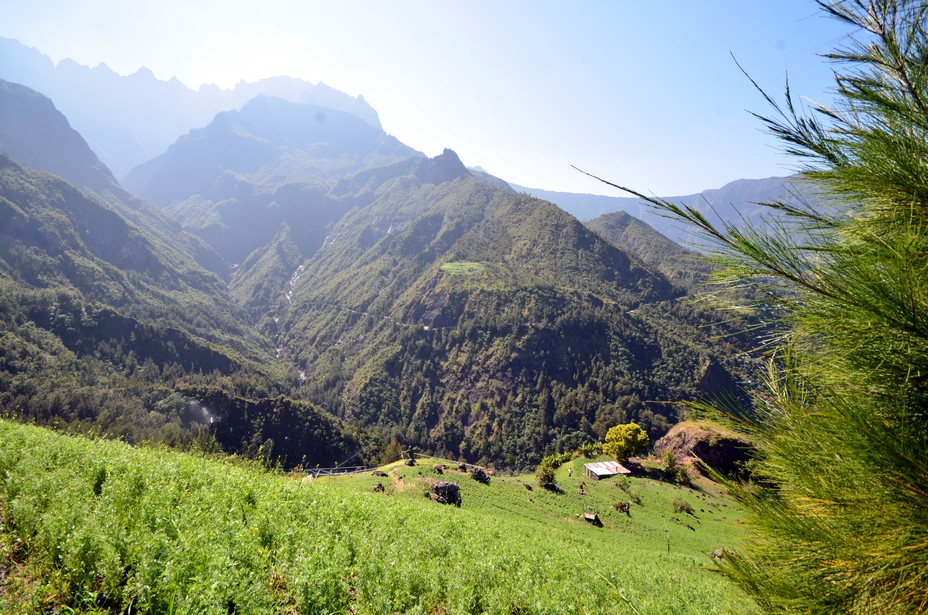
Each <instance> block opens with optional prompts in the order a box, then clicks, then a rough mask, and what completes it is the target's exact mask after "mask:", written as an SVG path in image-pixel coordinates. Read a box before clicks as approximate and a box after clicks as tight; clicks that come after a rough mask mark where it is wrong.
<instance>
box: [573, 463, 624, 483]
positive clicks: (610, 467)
mask: <svg viewBox="0 0 928 615" xmlns="http://www.w3.org/2000/svg"><path fill="white" fill-rule="evenodd" d="M631 473H632V471H631V470H629V469H628V468H626V467H625V466H623V465H622V464H621V463H619V462H617V461H596V462H594V463H585V464H583V474H584V475H585V476H588V477H589V478H592V479H594V480H599V479H601V478H612V477H613V476H616V475H617V474H623V475H624V474H631Z"/></svg>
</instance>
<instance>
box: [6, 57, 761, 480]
mask: <svg viewBox="0 0 928 615" xmlns="http://www.w3.org/2000/svg"><path fill="white" fill-rule="evenodd" d="M6 46H7V47H10V46H11V45H10V44H9V43H7V45H6ZM0 47H2V46H0ZM14 47H15V46H14ZM20 51H21V50H20ZM33 60H34V62H35V63H37V64H38V65H41V66H46V64H45V63H44V62H42V61H40V60H41V58H39V59H38V60H37V59H35V58H33ZM62 64H65V63H62ZM46 68H47V66H46ZM60 68H61V64H59V67H57V68H54V70H55V71H57V70H59V69H60ZM65 68H67V65H66V66H65ZM72 68H73V67H72ZM69 70H70V69H69ZM83 70H84V68H82V67H78V68H77V69H74V71H76V72H75V74H84V73H82V72H81V71H83ZM87 70H96V71H100V70H102V69H99V68H98V69H87ZM39 72H40V71H39ZM104 72H105V71H104ZM107 78H109V77H107ZM140 78H144V79H148V77H145V76H144V75H142V76H141V77H139V76H138V75H136V76H132V77H113V79H114V80H115V82H118V83H120V84H121V85H120V86H119V87H123V86H125V87H127V88H129V89H131V86H129V85H126V84H128V83H130V82H132V81H133V80H134V79H135V80H137V79H140ZM88 79H89V78H88ZM88 83H91V82H90V81H88ZM159 83H162V84H163V83H164V82H159ZM178 86H179V84H175V85H173V86H171V87H173V88H175V89H176V88H177V87H178ZM114 87H116V86H114ZM158 87H159V88H161V87H163V86H158ZM83 89H85V90H87V89H92V88H89V87H85V88H83ZM201 92H202V90H201ZM91 98H92V97H88V98H87V100H90V99H91ZM335 98H336V99H337V100H339V101H342V102H344V101H345V100H346V99H347V98H350V97H346V98H342V97H339V96H336V97H335ZM178 100H179V99H178ZM355 100H356V99H355ZM178 104H179V103H178ZM337 106H338V105H336V107H337ZM342 106H344V105H342ZM349 106H350V105H349ZM336 107H333V106H326V105H323V104H319V103H307V102H305V101H304V102H294V101H293V100H286V99H283V98H280V97H275V96H271V95H268V94H259V95H257V96H255V97H253V98H252V99H251V100H250V101H248V102H247V103H246V104H244V105H242V106H241V108H240V109H229V110H224V111H220V112H218V113H216V114H214V115H213V116H212V117H211V119H209V120H208V121H204V123H203V125H202V126H200V127H191V128H190V129H188V130H187V132H186V133H184V134H182V135H179V138H177V140H176V141H175V142H173V143H172V144H171V145H170V146H166V147H165V149H164V151H163V152H162V153H161V154H160V155H157V156H154V157H151V158H150V159H148V160H145V161H142V162H141V163H140V164H138V165H136V166H135V167H134V168H132V169H131V170H128V172H127V173H126V174H125V180H124V183H123V184H122V185H120V184H119V183H117V181H116V180H115V179H114V177H113V175H112V173H110V172H109V169H108V167H107V165H105V164H104V163H103V162H101V161H100V159H99V158H98V157H97V156H96V155H95V154H94V152H93V151H91V147H90V145H89V144H88V142H87V141H85V140H84V139H83V137H82V136H81V134H79V131H76V130H74V129H73V128H72V127H71V125H70V123H69V121H68V119H66V118H65V115H64V114H62V113H61V112H59V111H58V109H57V108H56V104H55V103H53V102H52V101H51V100H49V99H48V98H46V97H45V96H43V95H41V94H39V93H37V92H36V91H34V90H32V89H30V88H28V87H25V86H23V85H17V84H13V83H9V82H0V152H2V153H3V155H4V157H3V158H2V159H0V163H2V164H0V215H2V217H3V218H2V227H0V228H2V229H3V231H2V232H0V288H2V292H3V295H2V296H3V301H2V312H0V314H2V315H3V322H4V326H5V327H6V330H7V333H6V334H5V336H4V338H3V340H4V341H3V343H2V346H0V351H2V352H3V356H2V357H0V402H2V404H3V407H5V408H8V409H10V410H9V412H12V413H15V414H16V415H17V416H26V417H31V418H33V419H38V420H44V421H51V420H60V421H64V423H66V424H68V425H72V426H75V425H77V426H80V425H84V426H86V425H95V426H97V427H98V428H100V429H104V430H106V431H108V432H110V433H112V432H117V433H121V434H122V435H124V436H125V437H127V438H128V439H153V440H162V441H168V442H174V443H181V444H184V443H186V444H185V445H188V446H189V445H194V444H196V443H198V442H199V443H200V444H199V445H202V446H208V440H209V439H210V438H212V439H213V441H214V442H215V443H216V444H215V445H216V446H218V447H220V448H222V449H223V450H228V451H237V452H243V453H246V454H261V455H265V456H268V458H270V456H271V455H272V453H271V452H270V451H274V453H273V456H275V457H276V458H277V459H278V460H280V462H281V463H284V464H290V465H292V464H294V463H297V462H299V461H300V457H301V455H302V456H304V457H306V458H307V459H316V460H318V459H334V458H337V457H338V456H339V455H342V454H344V455H348V454H349V453H350V454H351V455H355V456H361V458H367V459H372V458H375V457H376V455H378V454H379V451H381V450H383V448H384V447H385V446H386V445H387V444H389V443H391V442H393V443H398V444H402V445H403V446H417V447H420V448H423V449H428V450H432V451H435V452H438V453H441V454H444V455H446V456H453V457H456V458H462V459H466V460H470V461H479V462H482V463H491V462H492V463H496V464H500V465H506V466H510V467H521V466H525V465H528V464H532V463H537V461H538V459H540V457H541V456H542V455H543V454H547V453H550V452H556V451H561V450H571V449H572V448H575V447H576V446H578V445H580V444H583V443H586V442H591V441H594V440H600V439H602V438H603V436H604V435H605V432H606V430H608V428H609V427H610V426H612V425H614V424H616V423H618V422H625V421H630V420H635V421H637V422H639V423H641V424H642V426H644V427H645V428H646V429H647V430H648V431H649V433H650V434H651V435H652V436H653V437H657V436H659V435H661V434H662V433H663V432H665V431H666V430H667V428H668V427H669V426H670V425H671V424H672V423H673V422H675V421H676V420H677V418H678V416H679V415H678V411H677V409H676V406H675V405H674V403H676V402H679V401H683V400H688V399H697V398H700V397H705V396H725V397H728V398H733V399H737V400H741V402H742V403H745V404H747V403H748V402H747V396H746V394H745V384H746V382H747V372H748V368H749V367H750V365H749V362H750V359H748V358H746V357H747V356H748V355H745V354H744V352H743V351H744V349H745V348H747V347H748V346H749V343H750V340H749V339H747V335H748V334H747V333H745V331H748V330H749V329H750V328H749V327H747V326H746V325H745V322H744V321H742V320H739V318H740V317H735V318H732V316H731V315H730V314H722V313H720V312H718V311H715V310H714V309H712V308H708V307H704V306H702V305H701V304H697V303H694V302H693V301H691V298H692V296H693V295H692V293H693V292H694V289H696V288H698V287H699V286H700V285H701V284H702V283H703V282H704V281H705V279H706V277H707V275H708V274H709V269H708V267H707V266H705V265H695V264H693V263H694V259H695V255H694V254H693V253H692V252H689V251H687V250H686V249H684V248H681V247H680V246H678V245H676V244H674V243H673V242H672V241H670V240H669V239H667V238H666V237H664V236H662V235H660V234H659V233H657V231H655V230H654V229H653V228H651V227H649V226H648V225H646V224H644V223H643V222H641V221H640V220H637V219H635V218H633V217H631V216H628V215H625V214H612V215H610V216H606V217H603V218H600V219H599V220H597V221H595V222H590V223H589V225H584V224H581V223H580V222H579V221H578V220H577V218H576V217H574V216H572V215H571V214H570V213H569V212H568V211H565V210H564V209H561V208H560V207H558V206H556V205H555V204H554V203H552V202H551V201H554V202H557V201H556V200H555V198H552V199H548V200H544V199H539V198H537V197H535V196H532V195H531V194H527V192H528V191H527V190H526V189H519V188H517V187H511V186H510V185H508V184H507V183H506V182H505V181H502V180H500V179H498V178H494V177H491V176H488V175H487V174H485V173H482V172H479V171H473V170H469V169H467V168H466V167H464V165H463V164H461V161H460V160H459V159H458V157H457V155H456V154H455V153H454V152H453V151H452V150H450V149H448V150H445V152H444V153H442V154H441V155H439V156H436V157H434V158H427V157H425V156H423V155H422V154H421V153H419V152H416V151H414V150H412V149H411V148H409V147H407V146H405V145H404V144H402V143H401V142H400V141H399V140H397V139H396V138H395V137H392V136H390V135H387V134H386V133H384V132H383V130H382V129H381V128H380V127H379V124H377V123H373V122H372V121H371V116H370V114H366V115H368V117H367V118H366V119H365V118H364V117H360V116H363V115H365V113H358V112H357V109H355V110H354V111H353V112H351V111H346V110H345V109H344V108H336ZM191 117H192V116H191ZM373 117H376V115H375V114H374V116H373ZM117 120H118V117H117ZM111 128H112V130H114V131H115V132H117V133H119V132H121V131H123V130H125V129H124V127H123V128H120V126H119V122H118V121H114V123H113V125H112V126H111ZM759 189H766V188H764V187H759ZM553 196H554V197H557V196H558V195H553ZM558 198H559V197H558ZM583 202H584V198H583V197H577V199H576V201H575V203H578V205H577V207H579V206H580V205H579V204H582V203H583ZM114 383H116V384H115V385H114ZM191 408H192V409H193V410H191ZM306 425H309V426H316V427H311V428H305V429H304V428H303V427H305V426H306ZM204 438H205V439H206V440H204ZM303 461H306V459H303Z"/></svg>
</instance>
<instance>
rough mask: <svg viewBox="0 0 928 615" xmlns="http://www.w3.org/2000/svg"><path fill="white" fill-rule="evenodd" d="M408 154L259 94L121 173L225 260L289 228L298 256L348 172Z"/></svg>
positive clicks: (348, 121) (321, 226)
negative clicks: (331, 191) (330, 192)
mask: <svg viewBox="0 0 928 615" xmlns="http://www.w3.org/2000/svg"><path fill="white" fill-rule="evenodd" d="M415 154H416V152H415V151H414V150H412V149H410V148H408V147H406V146H405V145H403V144H402V143H400V142H399V141H397V140H396V139H395V138H393V137H391V136H389V135H387V134H386V133H384V132H383V131H382V130H380V129H379V128H375V127H373V126H371V125H369V124H367V123H365V122H364V121H362V120H360V119H358V118H356V117H354V116H352V115H350V114H347V113H343V112H340V111H336V110H333V109H328V108H324V107H319V106H316V105H306V104H295V103H291V102H287V101H284V100H281V99H277V98H270V97H266V96H259V97H257V98H255V99H253V100H252V101H250V102H249V103H248V104H247V105H245V106H244V107H243V108H242V109H241V111H229V112H224V113H220V114H219V115H217V116H216V118H215V119H213V121H212V122H210V124H209V125H208V126H206V127H205V128H202V129H197V130H193V131H191V132H190V133H189V134H188V135H186V136H185V137H183V138H181V139H180V140H178V142H177V143H175V144H174V145H172V146H171V147H170V148H169V149H168V151H167V152H165V154H163V155H162V156H159V157H157V158H155V159H153V160H151V161H149V162H147V163H145V164H143V165H141V166H139V167H136V168H135V169H133V170H132V172H131V173H130V174H129V175H128V176H127V177H126V186H127V187H128V188H129V189H131V190H133V191H134V192H135V193H136V194H139V195H140V196H142V197H144V198H147V199H149V200H151V201H152V202H154V203H156V204H158V205H161V206H162V207H168V206H170V207H169V208H168V209H167V210H166V211H167V213H168V214H169V215H171V216H173V217H174V218H175V219H176V220H178V221H179V222H181V223H182V224H183V225H184V227H185V228H187V229H189V230H191V231H192V232H194V233H196V234H197V235H199V236H200V237H201V238H203V239H204V240H206V241H207V242H209V243H210V245H212V246H213V247H214V248H215V249H216V250H217V252H219V253H220V254H221V255H222V256H223V257H224V258H226V259H227V260H228V261H229V262H232V263H241V262H242V261H244V260H245V258H246V257H248V255H249V254H250V253H251V252H252V251H253V250H255V249H258V248H261V247H263V246H265V245H267V244H268V243H269V242H270V241H271V240H272V239H273V237H274V236H275V235H276V234H277V233H278V232H279V231H280V229H281V225H283V224H287V225H288V226H289V228H290V230H291V233H292V238H293V240H294V241H295V242H297V243H298V244H299V245H300V246H301V248H302V250H303V251H304V253H305V254H307V255H308V254H311V253H312V252H313V251H315V250H316V249H318V247H319V245H321V242H322V239H323V238H324V237H325V232H324V231H325V228H326V227H327V226H328V225H329V224H331V223H332V222H334V221H335V220H337V219H338V218H340V217H341V215H342V214H343V213H344V211H345V210H344V208H343V207H342V206H341V205H342V204H341V203H335V202H333V201H331V200H330V199H327V198H326V194H325V193H326V192H327V191H328V189H329V188H330V187H332V186H333V185H335V183H337V181H338V180H339V179H340V178H342V177H344V176H345V175H347V174H350V173H354V172H356V171H358V170H360V169H362V168H365V167H370V166H376V165H380V164H385V163H389V162H392V161H395V160H398V159H401V158H406V157H408V156H412V155H415Z"/></svg>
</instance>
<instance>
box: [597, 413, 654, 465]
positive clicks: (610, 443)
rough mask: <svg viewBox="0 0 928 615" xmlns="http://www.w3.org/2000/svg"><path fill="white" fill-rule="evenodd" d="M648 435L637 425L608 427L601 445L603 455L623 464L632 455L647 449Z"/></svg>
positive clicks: (625, 424) (628, 424)
mask: <svg viewBox="0 0 928 615" xmlns="http://www.w3.org/2000/svg"><path fill="white" fill-rule="evenodd" d="M649 444H650V440H649V439H648V434H647V433H646V432H645V431H644V430H643V429H642V428H641V425H638V424H637V423H624V424H622V425H616V426H615V427H610V428H609V431H607V432H606V441H605V442H604V443H603V454H605V455H609V456H610V457H612V458H614V459H615V460H616V461H619V462H621V463H625V462H626V461H628V458H629V457H631V456H632V455H634V454H636V453H639V452H641V451H643V450H645V449H647V448H648V445H649Z"/></svg>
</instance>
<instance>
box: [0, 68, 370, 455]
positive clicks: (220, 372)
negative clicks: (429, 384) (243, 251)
mask: <svg viewBox="0 0 928 615" xmlns="http://www.w3.org/2000/svg"><path fill="white" fill-rule="evenodd" d="M0 147H2V150H3V151H4V152H7V153H8V154H10V155H16V156H21V157H22V158H25V159H27V160H29V162H30V163H32V164H33V165H35V166H36V167H40V168H47V169H52V170H56V171H58V172H60V173H62V174H64V175H66V176H67V177H69V178H71V179H73V180H74V181H75V182H79V183H81V185H82V187H83V188H78V187H76V186H74V185H72V184H70V183H69V182H68V181H66V180H65V179H64V178H63V177H61V176H58V175H52V174H50V173H47V172H42V171H36V170H33V169H29V168H27V167H24V166H23V165H21V164H19V163H18V162H16V161H14V160H13V159H12V158H11V157H10V156H9V155H7V153H0V409H2V410H0V413H2V414H3V415H6V416H15V417H18V418H21V419H29V420H37V421H44V422H53V423H54V424H57V425H62V426H69V427H73V428H76V429H81V430H84V429H92V430H95V431H100V432H103V433H107V434H109V435H112V436H119V437H122V438H125V439H126V440H129V441H139V440H148V441H161V442H168V443H171V444H175V445H181V446H196V447H200V448H204V449H206V450H225V451H228V452H238V453H242V454H248V455H254V456H261V457H263V458H264V459H265V460H267V461H272V460H275V459H276V460H279V461H280V462H281V463H283V464H285V465H294V464H296V463H300V462H301V460H306V459H312V458H315V459H317V460H318V461H322V462H324V463H329V462H332V461H337V460H338V459H340V458H344V457H348V456H351V455H356V454H357V453H358V452H359V450H360V449H359V447H360V445H361V444H360V442H359V440H358V438H357V437H356V436H355V435H352V434H349V433H348V432H347V431H345V429H344V426H343V425H342V424H341V423H340V422H339V421H338V420H337V419H335V418H334V417H332V416H331V415H329V414H327V413H325V412H324V411H322V410H321V409H319V408H317V407H314V406H312V405H310V404H306V403H304V402H297V401H294V400H291V399H288V398H286V397H283V396H282V393H283V392H285V391H286V387H285V386H284V384H285V383H286V380H287V375H286V368H285V367H284V365H283V364H282V363H280V362H278V361H276V360H275V358H274V355H273V347H272V345H271V343H270V341H269V340H268V339H267V338H265V337H263V336H262V335H261V334H259V333H258V332H257V331H256V330H255V329H254V328H253V327H252V326H251V325H250V324H249V323H248V319H247V318H246V317H245V314H244V313H241V312H240V311H239V310H238V309H236V308H235V307H234V302H233V301H232V300H231V298H230V296H229V294H228V292H227V290H226V286H225V283H224V282H223V281H222V280H221V279H220V278H219V277H218V276H216V275H215V274H213V273H210V272H208V271H206V270H204V269H203V268H201V267H200V266H199V265H198V264H197V263H196V262H195V261H194V259H193V257H192V255H191V254H190V253H189V252H188V250H191V247H199V249H200V250H201V251H202V252H201V255H202V254H211V255H212V258H213V259H215V260H219V259H218V256H216V255H215V253H214V252H212V250H211V249H209V248H208V247H207V246H206V245H205V244H203V243H202V242H201V241H199V240H197V239H196V238H193V237H191V236H188V235H186V234H185V233H184V232H183V231H181V229H180V227H179V225H177V224H176V223H173V222H170V221H168V220H167V219H166V218H164V216H163V215H162V214H161V213H160V211H159V210H157V209H155V208H153V207H152V206H150V205H149V204H147V203H145V202H144V201H141V200H139V199H137V198H136V197H132V196H131V195H128V193H126V192H125V191H124V190H122V188H121V187H119V185H118V184H116V183H115V181H114V180H113V179H112V176H111V175H110V174H109V171H108V170H107V169H106V167H105V166H103V165H102V164H101V163H100V162H99V160H98V159H97V158H96V156H94V155H93V153H92V152H90V150H89V149H88V148H87V146H86V143H85V142H84V141H83V139H82V138H81V137H80V136H79V135H77V133H76V132H74V131H73V130H72V129H71V128H70V126H69V125H68V123H67V121H66V120H65V119H64V118H63V116H61V114H60V113H58V112H57V110H56V109H55V108H54V106H53V105H52V104H51V102H50V101H48V99H46V98H45V97H43V96H41V95H39V94H37V93H35V92H33V91H31V90H29V89H28V88H25V87H22V86H18V85H14V84H9V83H6V82H0ZM293 380H294V381H295V380H296V379H295V377H294V379H293Z"/></svg>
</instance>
